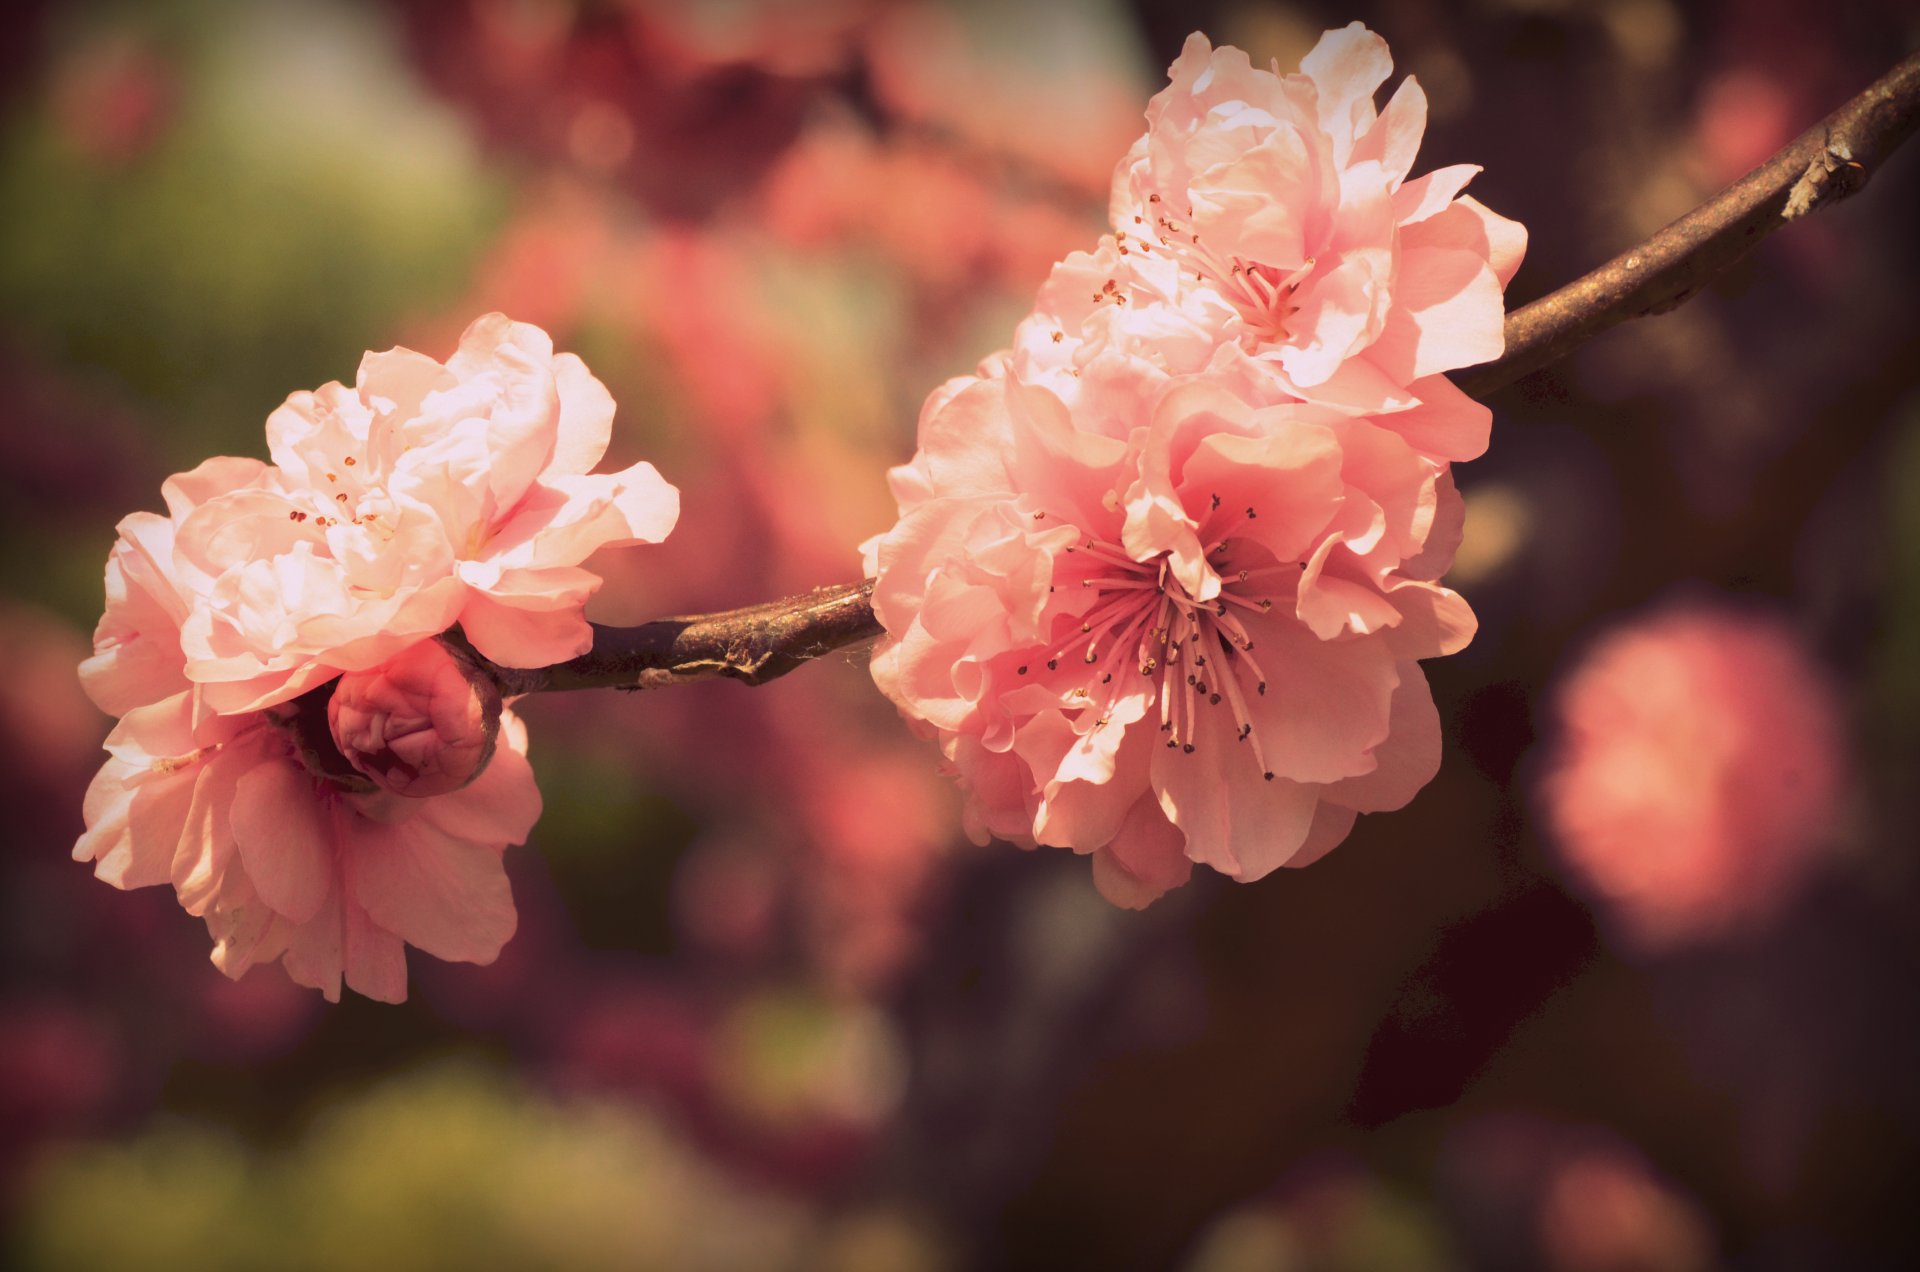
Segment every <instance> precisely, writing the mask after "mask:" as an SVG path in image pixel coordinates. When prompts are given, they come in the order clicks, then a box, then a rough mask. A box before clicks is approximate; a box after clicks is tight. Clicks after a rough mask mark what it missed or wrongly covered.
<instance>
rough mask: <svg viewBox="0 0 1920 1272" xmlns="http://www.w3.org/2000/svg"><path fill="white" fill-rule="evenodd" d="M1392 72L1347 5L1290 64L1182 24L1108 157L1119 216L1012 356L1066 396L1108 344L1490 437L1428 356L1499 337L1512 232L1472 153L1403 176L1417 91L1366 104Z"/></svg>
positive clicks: (1449, 366) (1459, 443) (1386, 420)
mask: <svg viewBox="0 0 1920 1272" xmlns="http://www.w3.org/2000/svg"><path fill="white" fill-rule="evenodd" d="M1391 70H1392V60H1391V58H1390V57H1389V55H1388V53H1387V47H1386V43H1385V41H1383V40H1381V39H1380V37H1379V36H1377V35H1375V34H1373V33H1372V32H1370V31H1368V30H1366V29H1365V28H1364V27H1362V26H1361V25H1360V24H1359V23H1357V22H1356V23H1354V24H1352V25H1351V26H1348V27H1346V28H1345V29H1343V30H1339V31H1329V32H1327V34H1326V35H1325V36H1324V37H1322V39H1321V40H1320V43H1319V44H1318V46H1316V47H1315V49H1314V50H1313V51H1312V52H1311V53H1309V54H1308V55H1307V57H1306V58H1305V60H1304V61H1303V62H1302V64H1301V73H1300V74H1295V75H1288V76H1284V77H1282V76H1280V75H1279V74H1277V73H1274V72H1269V71H1265V70H1256V69H1254V67H1253V66H1252V65H1251V63H1250V62H1249V61H1248V59H1247V55H1246V54H1245V53H1243V52H1241V51H1240V50H1238V49H1234V48H1220V49H1213V48H1212V47H1211V46H1210V45H1209V43H1208V41H1207V39H1206V37H1205V36H1203V35H1200V34H1198V33H1196V34H1194V35H1192V36H1189V37H1188V39H1187V44H1186V47H1185V48H1184V49H1183V50H1182V52H1181V54H1180V57H1179V59H1178V60H1176V61H1175V62H1174V64H1173V67H1172V69H1171V83H1170V84H1169V85H1168V87H1167V88H1166V89H1164V90H1162V91H1161V92H1160V93H1159V94H1158V95H1157V96H1155V97H1154V99H1153V101H1152V102H1151V103H1150V104H1149V105H1148V107H1147V131H1146V133H1145V134H1144V135H1143V136H1141V137H1140V138H1139V140H1138V141H1136V142H1135V143H1134V145H1133V148H1132V150H1131V151H1130V152H1129V153H1128V155H1127V156H1126V158H1125V159H1123V160H1122V161H1121V163H1120V165H1119V168H1118V170H1117V171H1116V173H1115V175H1114V183H1113V194H1112V207H1111V215H1112V220H1113V225H1114V227H1115V233H1114V235H1113V236H1112V237H1110V238H1108V239H1105V240H1103V241H1102V242H1101V244H1100V245H1099V247H1098V248H1097V249H1096V250H1095V251H1093V252H1091V253H1075V254H1074V255H1073V256H1070V257H1068V258H1067V259H1066V260H1065V261H1063V262H1061V263H1060V265H1058V266H1057V267H1056V268H1055V271H1054V275H1053V277H1052V278H1051V279H1050V280H1049V282H1048V284H1047V286H1046V288H1045V289H1043V291H1042V293H1041V297H1040V301H1039V304H1038V305H1037V306H1036V311H1035V313H1034V315H1033V317H1031V318H1030V319H1028V320H1027V322H1026V323H1024V324H1023V325H1022V327H1021V329H1020V331H1019V333H1018V334H1017V335H1016V338H1015V346H1014V350H1013V352H1012V355H1011V357H1012V360H1013V365H1014V367H1015V368H1016V369H1017V370H1018V371H1019V372H1020V373H1021V374H1022V375H1023V376H1024V377H1025V378H1028V379H1030V380H1041V381H1044V382H1047V383H1049V384H1050V386H1051V387H1053V388H1054V389H1055V391H1056V392H1058V393H1060V394H1061V395H1062V396H1069V397H1070V396H1071V395H1072V393H1073V392H1074V389H1073V386H1072V385H1071V383H1070V379H1071V377H1072V376H1073V375H1074V374H1075V373H1076V372H1077V371H1078V370H1079V369H1080V368H1082V367H1083V366H1084V364H1085V363H1086V361H1087V360H1089V359H1090V358H1091V357H1094V356H1097V355H1098V354H1099V353H1100V352H1102V351H1104V350H1109V349H1116V350H1119V351H1121V352H1122V353H1124V354H1126V355H1127V356H1128V357H1130V358H1132V359H1134V360H1135V361H1136V362H1137V363H1139V364H1140V365H1141V366H1142V367H1143V369H1147V370H1150V371H1151V372H1154V373H1160V374H1181V373H1189V372H1200V371H1203V370H1204V371H1208V372H1210V373H1212V374H1215V375H1219V376H1222V377H1225V378H1232V379H1235V380H1237V381H1240V382H1241V383H1243V384H1244V385H1245V386H1246V392H1247V393H1248V395H1249V397H1250V400H1253V401H1256V402H1260V403H1268V402H1278V401H1297V400H1306V401H1311V402H1315V403H1318V404H1321V405H1325V406H1330V407H1333V408H1335V409H1338V410H1340V411H1342V412H1344V413H1346V414H1351V415H1368V416H1378V417H1380V422H1381V424H1382V426H1383V427H1386V428H1390V429H1393V430H1395V431H1397V432H1399V433H1401V434H1402V436H1404V437H1405V438H1406V439H1407V440H1408V442H1409V443H1411V444H1412V445H1413V446H1415V447H1416V448H1417V449H1419V450H1420V451H1421V452H1422V453H1423V454H1426V455H1428V456H1430V457H1432V458H1435V459H1438V460H1459V459H1471V458H1473V457H1474V456H1476V455H1478V454H1480V453H1481V452H1482V451H1484V450H1485V449H1486V442H1487V431H1488V422H1489V420H1490V416H1489V414H1488V412H1487V410H1486V408H1485V407H1482V406H1480V405H1478V404H1477V403H1475V402H1473V401H1471V400H1470V399H1468V398H1467V397H1466V396H1465V395H1464V394H1462V393H1461V392H1460V391H1459V390H1458V389H1456V388H1455V387H1454V386H1453V384H1452V383H1451V382H1450V381H1448V380H1447V379H1446V378H1445V377H1444V376H1443V375H1441V374H1440V373H1441V372H1444V371H1448V370H1453V369H1455V368H1458V367H1463V366H1468V365H1471V364H1473V363H1478V362H1484V361H1488V360H1490V359H1492V358H1496V357H1498V356H1499V355H1500V352H1501V350H1502V348H1503V336H1502V324H1503V321H1504V317H1505V313H1504V299H1503V292H1504V288H1505V286H1506V283H1507V281H1508V280H1509V279H1510V278H1511V277H1512V276H1513V272H1514V270H1515V269H1517V268H1518V267H1519V263H1520V257H1521V254H1522V253H1523V251H1524V250H1525V246H1526V231H1525V230H1524V229H1523V228H1522V227H1521V226H1519V225H1518V224H1517V223H1515V222H1513V221H1510V220H1507V219H1506V218H1505V217H1501V216H1498V215H1496V214H1494V213H1493V212H1491V211H1489V210H1488V209H1487V208H1485V207H1484V206H1482V205H1481V204H1480V203H1478V202H1477V201H1476V200H1474V199H1472V198H1470V197H1467V196H1465V195H1463V194H1461V191H1462V189H1463V188H1464V187H1465V186H1466V184H1467V182H1468V181H1469V180H1470V179H1471V178H1472V177H1473V175H1474V174H1475V173H1476V172H1478V171H1479V169H1478V168H1477V167H1475V166H1473V165H1471V164H1462V165H1456V166H1454V167H1449V168H1442V169H1439V170H1437V171H1434V172H1430V173H1427V174H1425V175H1423V176H1420V177H1417V178H1413V179H1409V178H1408V173H1409V171H1410V169H1411V167H1412V164H1413V158H1414V153H1415V151H1416V150H1417V149H1418V147H1419V143H1420V136H1421V133H1422V132H1423V131H1424V130H1425V127H1426V98H1425V95H1424V94H1423V93H1422V92H1421V90H1420V87H1419V85H1418V84H1417V83H1416V82H1415V81H1414V80H1413V78H1412V77H1408V78H1407V79H1406V80H1404V81H1402V83H1401V84H1400V86H1399V88H1398V89H1397V90H1396V91H1395V92H1394V94H1393V96H1392V98H1391V99H1390V100H1389V101H1388V103H1387V105H1386V106H1385V108H1384V109H1380V110H1376V109H1375V107H1374V104H1373V95H1374V93H1375V91H1376V90H1377V89H1378V88H1379V87H1380V85H1381V84H1382V83H1383V82H1384V81H1385V80H1386V78H1387V76H1388V74H1389V72H1390V71H1391Z"/></svg>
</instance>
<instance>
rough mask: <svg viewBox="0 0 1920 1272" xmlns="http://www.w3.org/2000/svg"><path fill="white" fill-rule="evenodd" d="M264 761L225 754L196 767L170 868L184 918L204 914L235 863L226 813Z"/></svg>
mask: <svg viewBox="0 0 1920 1272" xmlns="http://www.w3.org/2000/svg"><path fill="white" fill-rule="evenodd" d="M262 762H263V761H262V758H261V757H260V756H259V755H258V754H257V753H252V754H249V753H241V754H233V753H223V754H221V755H218V756H215V757H214V758H213V759H211V760H209V761H208V762H207V763H205V764H203V765H201V766H200V771H199V775H198V776H197V778H196V779H195V781H194V785H193V800H192V802H191V803H190V804H189V805H188V807H187V817H186V821H185V824H184V825H183V826H182V828H181V832H180V842H179V844H178V846H177V847H176V848H175V851H174V856H173V863H172V867H171V870H170V873H171V875H172V878H173V890H174V895H175V896H177V897H178V898H179V900H180V906H181V908H182V909H184V910H185V911H186V912H187V913H188V914H193V915H200V914H204V913H206V911H207V908H208V907H209V906H211V905H212V904H213V902H214V900H215V898H216V897H217V896H218V894H219V891H220V885H221V881H222V877H223V876H224V875H225V874H226V872H227V869H228V866H229V865H230V864H231V862H232V861H233V849H234V843H233V827H232V824H231V821H230V819H229V816H228V814H229V810H231V809H232V807H233V798H234V790H235V787H236V786H237V784H238V783H239V780H240V777H241V775H242V774H244V773H246V772H247V771H248V770H249V769H250V768H252V767H253V766H254V765H256V764H260V763H262ZM265 762H266V763H277V762H278V761H274V760H267V761H265Z"/></svg>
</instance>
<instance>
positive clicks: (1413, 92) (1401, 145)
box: [1348, 75, 1464, 187]
mask: <svg viewBox="0 0 1920 1272" xmlns="http://www.w3.org/2000/svg"><path fill="white" fill-rule="evenodd" d="M1426 131H1427V95H1426V93H1425V91H1423V90H1422V89H1421V87H1420V85H1419V84H1418V83H1417V82H1415V80H1414V78H1413V76H1411V75H1409V76H1407V78H1405V79H1403V80H1401V81H1400V87H1398V88H1396V89H1395V90H1394V92H1393V96H1392V97H1390V98H1388V99H1387V104H1386V107H1385V108H1384V109H1382V110H1381V112H1380V117H1379V118H1378V119H1377V120H1375V121H1374V124H1373V127H1372V128H1369V129H1368V130H1367V132H1366V135H1365V136H1363V137H1361V138H1360V140H1359V142H1358V143H1357V144H1356V145H1355V146H1354V148H1353V154H1352V155H1351V156H1350V157H1349V159H1348V162H1349V163H1350V164H1351V163H1360V162H1364V161H1366V160H1377V161H1378V162H1379V164H1380V166H1381V167H1382V168H1383V169H1384V170H1385V171H1386V174H1387V178H1388V180H1389V183H1390V184H1391V185H1393V186H1396V187H1397V186H1399V184H1400V183H1401V182H1402V181H1403V180H1405V178H1406V175H1407V172H1408V170H1409V169H1411V168H1412V167H1413V158H1414V156H1415V155H1416V154H1418V153H1419V151H1420V138H1421V136H1422V135H1423V134H1424V133H1425V132H1426ZM1463 184H1464V183H1463Z"/></svg>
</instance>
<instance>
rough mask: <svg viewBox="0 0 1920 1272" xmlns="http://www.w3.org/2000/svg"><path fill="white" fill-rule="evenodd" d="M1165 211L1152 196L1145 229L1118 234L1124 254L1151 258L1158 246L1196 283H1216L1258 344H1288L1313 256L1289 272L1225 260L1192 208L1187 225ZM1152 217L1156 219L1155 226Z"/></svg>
mask: <svg viewBox="0 0 1920 1272" xmlns="http://www.w3.org/2000/svg"><path fill="white" fill-rule="evenodd" d="M1162 207H1163V205H1162V203H1161V200H1160V196H1159V195H1157V194H1155V195H1150V196H1148V205H1147V208H1146V210H1145V212H1144V213H1142V214H1141V215H1138V216H1135V217H1134V218H1133V219H1134V223H1135V224H1136V225H1137V226H1140V227H1142V228H1141V229H1139V230H1136V231H1135V232H1134V233H1133V235H1132V236H1131V237H1130V236H1129V235H1128V234H1127V233H1126V232H1125V231H1121V232H1120V233H1118V234H1116V235H1115V238H1116V239H1117V240H1118V241H1119V245H1120V254H1121V255H1122V256H1129V255H1131V254H1132V253H1133V252H1135V251H1138V252H1140V253H1141V254H1143V255H1147V256H1151V255H1152V254H1153V252H1154V250H1155V245H1156V244H1157V245H1158V248H1159V251H1160V254H1161V255H1162V256H1164V257H1168V258H1170V259H1172V260H1173V261H1174V263H1175V264H1176V265H1177V266H1178V267H1179V270H1180V272H1181V273H1182V274H1192V275H1193V281H1195V282H1196V283H1211V284H1212V285H1213V287H1214V289H1215V290H1216V291H1218V292H1219V293H1220V295H1221V296H1222V297H1224V298H1225V299H1226V301H1227V303H1229V304H1231V305H1232V306H1233V307H1234V309H1235V310H1237V311H1238V312H1239V314H1240V316H1241V318H1243V319H1244V320H1245V321H1246V323H1247V327H1248V328H1249V330H1250V331H1251V333H1252V335H1253V337H1254V339H1255V340H1256V342H1259V343H1267V344H1277V343H1280V342H1282V341H1285V340H1286V339H1287V337H1288V335H1289V334H1290V333H1289V332H1288V330H1287V320H1288V319H1289V318H1291V317H1292V316H1293V315H1294V314H1295V313H1297V312H1299V308H1300V307H1299V306H1298V305H1296V304H1294V303H1293V293H1294V291H1295V290H1296V289H1297V288H1298V287H1299V286H1300V282H1301V280H1302V279H1304V278H1306V276H1307V275H1308V274H1310V273H1312V272H1313V265H1314V261H1313V258H1312V257H1308V258H1307V260H1306V263H1305V264H1303V265H1301V266H1300V268H1299V269H1296V270H1293V271H1292V272H1291V273H1288V272H1284V271H1282V270H1281V269H1280V268H1279V267H1277V266H1274V265H1266V264H1262V263H1261V262H1259V261H1250V260H1245V259H1243V258H1241V257H1238V256H1222V255H1220V254H1219V253H1217V252H1215V251H1214V250H1213V248H1212V247H1211V246H1209V245H1206V244H1203V243H1201V241H1200V235H1199V232H1198V231H1196V230H1194V229H1193V228H1192V226H1191V218H1192V216H1193V209H1191V208H1189V209H1187V216H1188V218H1189V219H1188V220H1187V221H1178V220H1175V219H1174V218H1173V217H1170V216H1168V215H1167V214H1166V213H1165V212H1164V211H1162V210H1161V209H1162ZM1148 216H1151V217H1152V218H1153V222H1152V225H1151V226H1150V227H1149V226H1148V223H1147V218H1148ZM1169 299H1171V297H1170V298H1169Z"/></svg>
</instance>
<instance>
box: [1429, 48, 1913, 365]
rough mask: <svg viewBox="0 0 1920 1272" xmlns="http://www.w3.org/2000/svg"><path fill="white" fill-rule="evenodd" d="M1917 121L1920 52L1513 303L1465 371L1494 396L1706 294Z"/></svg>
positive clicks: (1839, 195) (1871, 166) (1868, 170)
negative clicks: (1590, 262)
mask: <svg viewBox="0 0 1920 1272" xmlns="http://www.w3.org/2000/svg"><path fill="white" fill-rule="evenodd" d="M1916 126H1920V53H1916V54H1914V55H1912V56H1910V57H1908V58H1907V59H1906V60H1905V61H1903V62H1901V63H1900V64H1899V65H1898V66H1895V67H1894V68H1893V69H1892V70H1891V71H1888V72H1887V73H1886V74H1885V75H1883V76H1881V77H1880V78H1879V79H1878V80H1876V81H1874V83H1873V84H1872V85H1871V86H1869V87H1868V88H1867V89H1866V91H1865V92H1862V93H1861V94H1860V95H1859V96H1857V97H1855V98H1854V99H1853V100H1852V101H1850V102H1848V103H1847V104H1846V105H1844V106H1842V107H1841V108H1840V109H1839V110H1836V111H1834V112H1833V113H1832V114H1831V115H1828V116H1827V117H1826V118H1825V119H1823V120H1821V121H1820V122H1819V123H1817V124H1815V125H1814V126H1813V127H1811V128H1809V129H1807V131H1805V132H1803V133H1801V134H1800V135H1799V136H1798V137H1796V138H1795V139H1794V140H1793V141H1792V142H1791V143H1789V144H1788V145H1787V147H1786V148H1785V149H1784V150H1782V151H1780V152H1779V153H1778V154H1776V155H1774V157H1773V158H1771V159H1769V160H1767V161H1766V162H1765V163H1763V164H1761V165H1760V166H1759V167H1758V168H1755V169H1754V170H1753V171H1752V172H1749V173H1748V174H1747V175H1746V176H1744V177H1742V178H1740V180H1738V181H1736V182H1734V183H1733V184H1732V185H1730V186H1728V187H1727V188H1726V189H1724V190H1722V191H1721V192H1720V193H1719V194H1716V195H1714V196H1713V197H1712V198H1711V199H1708V200H1707V201H1706V202H1705V203H1702V204H1701V205H1700V206H1699V207H1697V208H1695V209H1694V210H1693V211H1691V212H1689V213H1687V214H1686V215H1685V216H1683V217H1681V218H1680V219H1679V220H1677V221H1675V222H1673V223H1672V224H1671V225H1669V226H1667V227H1666V228H1665V229H1663V230H1661V231H1659V232H1658V233H1657V234H1655V235H1654V236H1653V237H1652V238H1650V239H1648V240H1647V241H1646V242H1644V243H1641V244H1640V245H1639V246H1637V247H1632V248H1629V249H1628V250H1627V251H1625V252H1623V253H1621V254H1620V255H1619V256H1616V257H1614V258H1613V259H1612V260H1610V261H1608V262H1607V263H1606V264H1605V265H1602V266H1601V267H1600V268H1599V269H1596V270H1594V271H1593V272H1592V273H1590V274H1588V275H1586V276H1585V277H1583V278H1578V279H1575V280H1574V281H1573V282H1571V283H1568V284H1567V285H1566V286H1565V287H1562V288H1561V289H1560V290H1559V291H1556V292H1554V293H1552V294H1551V295H1548V296H1543V297H1541V298H1540V299H1539V300H1536V301H1534V302H1533V303H1532V304H1530V305H1527V306H1525V307H1524V308H1521V309H1517V310H1515V311H1514V312H1513V313H1511V314H1508V315H1507V349H1506V353H1505V354H1503V355H1502V356H1501V357H1500V358H1499V359H1498V360H1497V361H1494V362H1489V363H1487V364H1486V365H1485V366H1482V367H1476V368H1474V369H1473V370H1472V371H1469V372H1467V373H1466V374H1465V375H1462V376H1460V377H1458V379H1459V384H1460V387H1461V388H1462V389H1465V390H1466V391H1467V392H1468V393H1470V394H1472V395H1473V396H1474V397H1485V396H1486V395H1487V394H1489V393H1492V392H1493V391H1494V390H1495V389H1499V388H1503V387H1505V386H1506V385H1509V384H1511V383H1513V382H1514V381H1515V380H1518V379H1519V378H1520V377H1522V376H1524V375H1526V374H1528V373H1529V372H1531V371H1537V370H1538V369H1540V368H1541V367H1543V366H1546V365H1547V364H1548V363H1550V362H1555V361H1557V360H1559V359H1560V358H1563V357H1565V356H1566V355H1567V354H1569V353H1571V352H1572V351H1573V350H1574V349H1575V348H1576V347H1578V346H1579V345H1581V344H1584V343H1585V342H1586V341H1588V340H1591V339H1592V338H1593V337H1595V336H1597V335H1599V334H1600V333H1601V332H1603V331H1605V330H1607V329H1608V328H1609V327H1613V326H1616V325H1618V324H1620V323H1623V322H1625V321H1626V320H1627V319H1629V318H1639V317H1642V316H1644V315H1647V314H1662V313H1665V312H1667V311H1668V310H1670V309H1672V308H1674V307H1675V306H1677V305H1679V304H1681V303H1682V302H1684V301H1686V300H1687V299H1689V298H1690V297H1692V296H1694V295H1695V294H1697V293H1698V292H1699V291H1700V290H1701V289H1702V288H1703V287H1705V286H1706V285H1707V284H1708V283H1710V282H1712V281H1713V280H1714V279H1715V278H1717V277H1718V276H1719V275H1720V274H1721V273H1722V272H1723V271H1724V270H1725V269H1726V268H1727V267H1728V266H1730V265H1732V264H1733V263H1734V262H1735V261H1737V260H1739V259H1740V258H1741V257H1742V256H1744V255H1746V254H1747V253H1748V252H1749V251H1751V250H1752V249H1753V247H1754V245H1755V244H1757V243H1758V242H1759V241H1760V240H1761V239H1763V238H1765V237H1766V236H1767V235H1769V234H1771V233H1773V232H1774V231H1775V230H1777V229H1779V228H1780V227H1782V226H1783V225H1786V224H1788V223H1789V222H1791V221H1795V220H1798V219H1799V218H1800V217H1802V216H1805V215H1806V214H1807V213H1809V212H1813V211H1815V210H1817V209H1819V208H1822V207H1825V206H1827V205H1828V204H1830V203H1838V202H1839V201H1840V200H1842V199H1844V198H1846V197H1847V196H1848V195H1850V194H1853V193H1854V192H1855V191H1857V190H1859V189H1860V188H1861V187H1862V186H1864V185H1866V183H1867V178H1868V177H1870V176H1872V175H1873V173H1874V172H1875V171H1876V170H1877V169H1878V168H1879V166H1880V163H1881V161H1883V160H1884V159H1885V158H1886V157H1887V156H1888V155H1890V154H1892V153H1893V151H1894V149H1895V148H1896V147H1898V146H1899V145H1900V143H1901V142H1903V141H1905V140H1906V139H1907V138H1908V137H1910V136H1911V135H1912V134H1913V132H1914V129H1915V128H1916Z"/></svg>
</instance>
